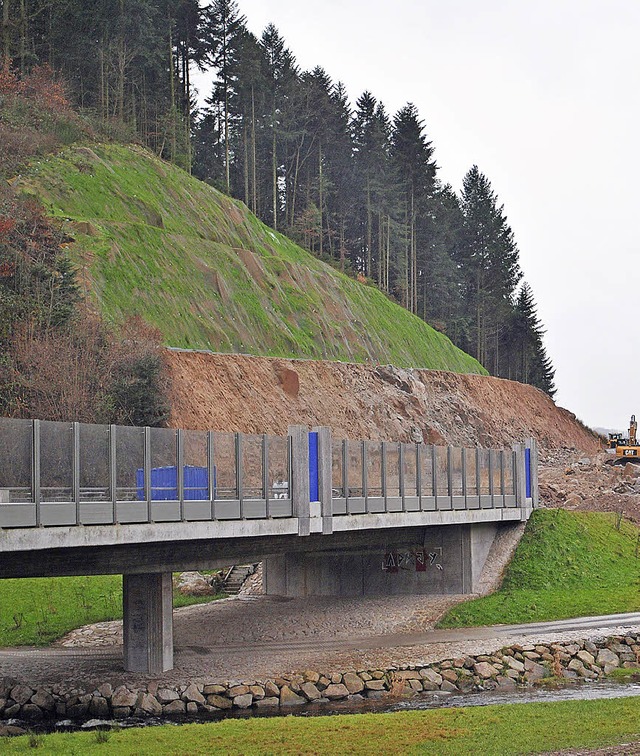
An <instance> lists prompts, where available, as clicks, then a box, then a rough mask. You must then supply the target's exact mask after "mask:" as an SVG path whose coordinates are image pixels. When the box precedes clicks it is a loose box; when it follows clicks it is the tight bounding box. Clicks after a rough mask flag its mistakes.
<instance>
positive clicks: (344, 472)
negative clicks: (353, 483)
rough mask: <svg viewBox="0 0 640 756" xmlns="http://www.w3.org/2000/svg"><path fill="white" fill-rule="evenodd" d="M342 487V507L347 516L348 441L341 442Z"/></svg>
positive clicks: (348, 508)
mask: <svg viewBox="0 0 640 756" xmlns="http://www.w3.org/2000/svg"><path fill="white" fill-rule="evenodd" d="M342 485H343V486H344V506H345V511H346V513H347V514H351V511H350V509H351V506H350V504H349V441H348V440H347V439H346V438H344V439H343V440H342Z"/></svg>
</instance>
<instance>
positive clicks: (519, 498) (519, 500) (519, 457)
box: [513, 444, 526, 507]
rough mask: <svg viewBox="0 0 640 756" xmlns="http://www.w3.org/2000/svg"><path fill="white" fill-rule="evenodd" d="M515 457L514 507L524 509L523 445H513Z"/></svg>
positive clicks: (524, 474)
mask: <svg viewBox="0 0 640 756" xmlns="http://www.w3.org/2000/svg"><path fill="white" fill-rule="evenodd" d="M513 451H514V452H515V456H516V464H515V468H516V470H515V472H516V506H518V507H524V506H525V503H526V477H525V476H526V473H525V469H524V445H523V444H514V445H513Z"/></svg>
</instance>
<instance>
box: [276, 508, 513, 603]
mask: <svg viewBox="0 0 640 756" xmlns="http://www.w3.org/2000/svg"><path fill="white" fill-rule="evenodd" d="M498 527H500V526H499V525H497V524H496V523H476V524H471V525H446V526H435V527H428V528H422V529H420V532H419V533H416V538H415V540H413V541H411V542H408V541H403V542H390V543H389V544H388V545H387V546H386V547H385V549H384V550H376V551H372V550H367V549H363V548H362V547H359V548H354V549H349V548H346V549H340V550H330V549H326V550H322V551H315V552H296V553H293V552H290V553H285V554H282V555H279V556H273V557H268V558H267V559H266V560H265V561H264V590H265V593H266V594H270V595H281V596H296V597H299V596H392V595H428V594H452V593H474V592H475V591H476V590H477V586H478V584H479V580H480V575H481V573H482V569H483V567H484V565H485V562H486V559H487V556H488V554H489V551H490V549H491V546H492V544H493V541H494V539H495V536H496V533H497V532H498Z"/></svg>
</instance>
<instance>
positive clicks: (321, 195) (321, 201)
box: [318, 142, 324, 257]
mask: <svg viewBox="0 0 640 756" xmlns="http://www.w3.org/2000/svg"><path fill="white" fill-rule="evenodd" d="M323 180H324V179H323V176H322V142H320V144H319V145H318V210H319V211H320V256H321V257H322V254H323V251H324V248H323V244H322V241H323V236H324V221H323V218H324V209H323V206H324V192H323V191H322V189H323V187H322V182H323Z"/></svg>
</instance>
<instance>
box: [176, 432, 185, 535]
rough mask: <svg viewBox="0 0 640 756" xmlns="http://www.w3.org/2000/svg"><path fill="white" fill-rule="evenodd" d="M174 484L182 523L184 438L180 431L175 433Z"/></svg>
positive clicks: (183, 518) (183, 517)
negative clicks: (176, 488)
mask: <svg viewBox="0 0 640 756" xmlns="http://www.w3.org/2000/svg"><path fill="white" fill-rule="evenodd" d="M176 465H177V470H176V473H177V475H176V484H177V487H178V490H177V492H176V493H177V494H178V501H179V502H180V521H181V522H184V520H185V516H184V436H183V432H182V430H181V429H178V431H177V433H176Z"/></svg>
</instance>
